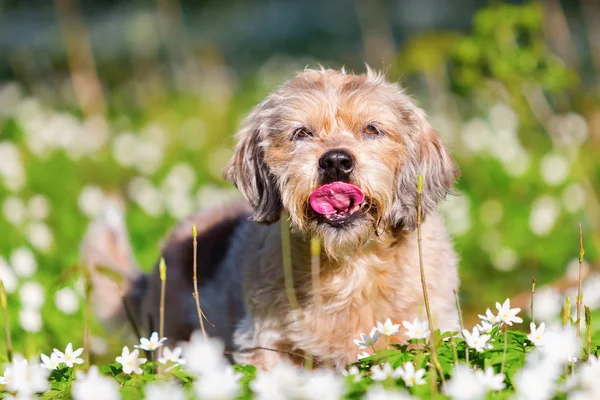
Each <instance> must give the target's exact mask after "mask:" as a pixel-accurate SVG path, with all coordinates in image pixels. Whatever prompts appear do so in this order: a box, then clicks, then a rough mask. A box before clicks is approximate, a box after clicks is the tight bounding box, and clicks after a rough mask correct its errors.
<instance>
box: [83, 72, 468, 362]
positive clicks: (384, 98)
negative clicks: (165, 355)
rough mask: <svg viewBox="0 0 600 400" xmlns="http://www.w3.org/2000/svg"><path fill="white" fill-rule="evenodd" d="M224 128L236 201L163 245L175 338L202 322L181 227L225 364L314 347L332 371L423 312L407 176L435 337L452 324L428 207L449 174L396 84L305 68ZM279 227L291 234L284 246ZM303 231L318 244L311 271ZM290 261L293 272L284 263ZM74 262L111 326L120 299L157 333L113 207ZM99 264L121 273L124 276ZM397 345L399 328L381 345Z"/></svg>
mask: <svg viewBox="0 0 600 400" xmlns="http://www.w3.org/2000/svg"><path fill="white" fill-rule="evenodd" d="M236 138H237V145H236V147H235V151H234V154H233V156H232V158H231V160H230V161H229V163H228V164H227V165H226V166H225V168H224V176H225V178H226V179H227V180H228V181H230V182H231V183H233V184H234V185H235V186H236V187H237V189H238V190H239V192H240V193H241V195H242V196H243V198H244V199H245V200H244V201H237V202H233V203H231V204H227V205H224V206H222V207H219V208H213V209H210V210H205V211H202V212H200V213H198V214H195V215H193V216H191V217H189V218H187V219H186V220H184V221H182V222H181V223H179V224H178V225H177V226H176V227H175V228H174V230H173V231H172V232H171V234H170V235H169V236H168V238H167V240H166V242H165V244H164V245H163V247H162V251H161V254H162V257H164V259H165V261H166V264H167V283H166V305H165V307H166V311H165V318H166V319H165V324H164V326H165V336H167V337H168V339H169V341H170V342H171V343H175V342H176V341H178V340H186V339H188V338H189V336H190V334H191V333H192V332H193V331H194V330H197V329H198V328H199V319H198V315H197V313H196V305H195V300H194V298H193V295H192V292H193V284H192V276H193V245H192V225H193V224H195V225H196V226H197V232H198V233H197V243H198V245H197V248H198V260H197V270H198V282H199V301H200V304H201V307H202V310H203V312H204V313H205V315H206V318H207V320H208V321H210V323H209V322H208V321H207V322H206V323H205V325H206V331H207V333H208V335H210V336H216V337H219V338H221V339H222V340H223V342H224V343H225V347H226V348H227V349H229V350H230V351H231V352H232V354H233V359H234V361H236V362H239V363H247V364H252V365H255V366H256V367H258V368H260V369H270V368H272V367H273V365H275V364H276V363H277V362H279V361H282V360H287V361H291V362H294V363H296V364H302V363H303V362H304V361H305V359H306V358H307V357H310V359H312V360H313V362H314V363H315V365H327V366H332V367H335V368H339V367H344V366H345V365H347V364H348V363H352V362H354V361H356V360H357V355H358V353H359V351H361V350H359V348H358V346H357V345H356V344H355V343H354V342H353V341H354V339H357V338H359V335H360V334H361V333H365V332H367V333H368V332H369V331H370V330H371V328H372V327H373V326H374V325H375V324H376V322H377V321H384V320H385V319H386V318H391V320H392V321H394V322H395V323H400V322H402V321H404V320H409V321H412V320H413V319H414V318H415V317H418V318H420V319H422V320H424V319H426V315H425V308H424V300H423V293H422V285H421V278H420V259H419V250H418V241H417V232H416V229H417V223H418V216H417V215H418V213H417V206H418V204H417V202H418V195H417V182H418V179H419V178H418V177H419V175H421V176H422V188H423V191H422V199H421V204H422V215H423V217H424V220H423V223H422V249H423V250H422V253H423V262H424V268H425V275H426V279H427V288H428V294H429V302H430V305H431V312H432V319H433V321H434V323H435V327H436V328H440V329H441V330H442V331H445V330H455V331H456V330H458V313H457V309H456V306H455V297H454V291H455V290H457V289H458V286H459V279H458V272H457V264H458V260H457V255H456V253H455V251H454V250H453V244H452V241H451V239H450V237H449V235H448V234H447V232H446V230H445V227H444V223H443V220H442V219H441V217H440V216H438V215H437V214H436V211H435V208H436V205H437V204H439V203H440V202H441V201H442V200H443V199H444V198H445V197H446V196H447V195H448V194H449V193H451V191H452V188H453V185H454V183H455V182H456V180H457V178H458V176H459V169H458V167H457V165H456V163H455V162H454V161H453V159H452V157H451V155H450V153H449V151H448V150H447V149H446V148H445V147H444V146H443V144H442V141H441V139H440V137H439V135H438V134H437V132H436V131H435V130H434V129H433V128H432V127H431V125H430V124H429V122H428V121H427V118H426V115H425V113H424V111H423V110H422V109H421V108H419V107H418V106H417V105H416V103H415V102H414V101H413V100H412V99H411V98H410V97H409V96H408V95H407V94H406V93H405V92H404V90H403V89H402V88H401V87H400V86H399V85H398V84H396V83H392V82H389V81H387V80H386V78H385V77H384V75H383V74H382V73H378V72H376V71H374V70H372V69H370V68H368V67H367V69H366V72H364V73H362V74H353V73H348V72H346V71H344V70H341V71H339V70H331V69H324V68H321V69H306V70H304V71H302V72H300V73H299V74H298V75H297V76H295V77H294V78H292V79H291V80H289V81H288V82H286V83H285V84H283V85H282V86H281V87H279V88H278V89H277V90H275V91H274V92H273V93H271V94H270V95H269V96H268V97H267V98H266V99H265V100H264V101H263V102H262V103H260V104H258V105H257V106H256V107H255V108H254V109H253V110H252V111H251V112H250V114H249V116H248V117H247V118H246V119H245V121H244V122H243V123H242V126H241V129H240V130H239V131H238V132H237V134H236ZM282 215H283V216H284V219H282V217H281V216H282ZM282 225H283V226H282ZM282 228H283V232H287V230H288V229H289V237H290V241H289V247H290V249H289V251H288V254H287V255H286V254H283V251H282V239H281V237H282V236H281V234H282ZM311 238H317V239H316V240H318V241H319V243H320V244H321V246H320V249H321V250H320V256H319V260H320V269H319V271H317V275H314V276H313V273H312V272H311V271H312V266H311V253H310V243H311ZM288 256H289V258H290V259H291V277H286V275H285V270H284V268H283V261H284V259H285V257H288ZM81 258H82V263H83V264H85V265H87V266H89V267H91V268H92V283H93V293H92V295H93V302H94V304H95V309H96V315H97V316H98V317H99V319H100V320H101V321H102V322H104V323H105V324H110V323H112V324H113V325H114V324H117V325H118V324H123V321H124V316H125V312H124V307H123V304H122V302H123V301H125V303H126V304H129V312H130V314H131V315H133V316H134V318H135V319H136V320H137V324H138V325H139V326H144V327H148V328H149V329H154V330H156V329H157V326H158V321H159V314H158V312H159V298H160V286H161V284H160V278H159V272H158V268H155V269H154V271H153V272H152V273H151V274H150V275H145V274H143V273H141V272H140V269H139V268H138V267H137V266H136V263H135V261H134V257H133V252H132V251H131V246H130V244H129V241H128V238H127V231H126V229H125V225H124V223H123V217H122V214H120V213H119V212H117V211H116V208H113V209H108V211H107V212H105V213H104V214H103V215H101V216H100V217H99V218H98V219H97V220H96V221H94V222H93V223H92V224H91V225H90V227H89V229H88V232H87V234H86V237H85V238H84V240H83V243H82V248H81ZM98 265H103V266H105V267H108V268H111V269H113V270H115V271H117V272H118V273H119V274H120V275H122V276H123V282H122V283H121V285H117V284H116V283H115V282H114V281H112V280H111V279H108V278H107V277H106V275H105V274H102V273H99V272H98V271H97V270H96V269H94V266H98ZM290 278H291V279H290ZM290 281H291V282H290ZM286 285H288V286H286ZM286 287H288V289H287V290H286ZM289 288H292V290H290V289H289ZM317 288H318V290H317ZM119 293H121V295H122V296H121V295H119ZM290 294H291V295H292V297H290ZM122 300H123V301H122ZM291 300H295V301H291ZM293 303H297V304H293ZM152 325H153V326H152ZM407 339H408V337H407V336H406V335H404V334H397V335H394V336H390V337H389V338H388V341H387V344H388V345H389V344H392V343H406V341H407ZM381 346H385V344H384V343H383V341H380V342H379V343H377V344H376V345H375V349H378V348H380V347H381Z"/></svg>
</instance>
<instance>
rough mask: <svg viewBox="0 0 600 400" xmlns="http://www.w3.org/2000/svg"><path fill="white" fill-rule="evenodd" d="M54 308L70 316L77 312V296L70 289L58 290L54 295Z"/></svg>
mask: <svg viewBox="0 0 600 400" xmlns="http://www.w3.org/2000/svg"><path fill="white" fill-rule="evenodd" d="M54 304H56V308H58V309H59V310H60V311H62V312H63V313H65V314H67V315H72V314H75V313H76V312H77V310H79V296H78V295H77V293H76V292H75V290H73V289H71V288H70V287H64V288H62V289H59V290H57V291H56V293H55V294H54Z"/></svg>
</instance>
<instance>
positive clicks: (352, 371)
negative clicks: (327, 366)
mask: <svg viewBox="0 0 600 400" xmlns="http://www.w3.org/2000/svg"><path fill="white" fill-rule="evenodd" d="M342 375H344V376H346V377H348V376H351V377H352V380H353V381H354V383H356V382H358V381H360V379H361V378H362V374H361V372H360V370H359V369H358V367H357V366H356V365H353V366H352V367H350V368H349V369H348V370H343V371H342Z"/></svg>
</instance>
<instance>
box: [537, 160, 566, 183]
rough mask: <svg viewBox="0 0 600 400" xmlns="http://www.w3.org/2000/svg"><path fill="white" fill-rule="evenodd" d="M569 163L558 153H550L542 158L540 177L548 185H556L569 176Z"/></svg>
mask: <svg viewBox="0 0 600 400" xmlns="http://www.w3.org/2000/svg"><path fill="white" fill-rule="evenodd" d="M570 169H571V165H570V164H569V161H568V160H567V159H566V158H565V157H563V156H561V155H560V154H556V153H551V154H547V155H545V156H544V158H542V162H541V165H540V174H541V175H542V179H544V181H545V182H546V183H547V184H548V185H550V186H558V185H560V184H561V183H563V182H564V181H565V180H566V179H567V177H568V176H569V171H570Z"/></svg>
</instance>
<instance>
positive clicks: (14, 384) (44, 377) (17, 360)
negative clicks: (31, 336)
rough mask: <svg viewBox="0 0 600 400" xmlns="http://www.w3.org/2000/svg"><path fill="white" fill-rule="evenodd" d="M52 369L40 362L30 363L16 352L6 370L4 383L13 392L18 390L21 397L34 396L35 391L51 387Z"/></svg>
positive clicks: (43, 390)
mask: <svg viewBox="0 0 600 400" xmlns="http://www.w3.org/2000/svg"><path fill="white" fill-rule="evenodd" d="M49 374H50V371H48V370H47V369H45V368H43V367H42V366H41V365H39V364H29V362H28V361H27V360H26V359H25V358H23V356H21V355H20V354H15V356H14V357H13V362H12V364H10V365H9V366H8V367H7V369H6V370H5V372H4V384H5V385H6V387H7V389H8V390H9V391H11V392H17V393H18V395H19V396H18V397H19V398H25V399H28V398H33V395H34V394H35V393H40V392H45V391H47V390H48V389H49V384H48V375H49Z"/></svg>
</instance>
